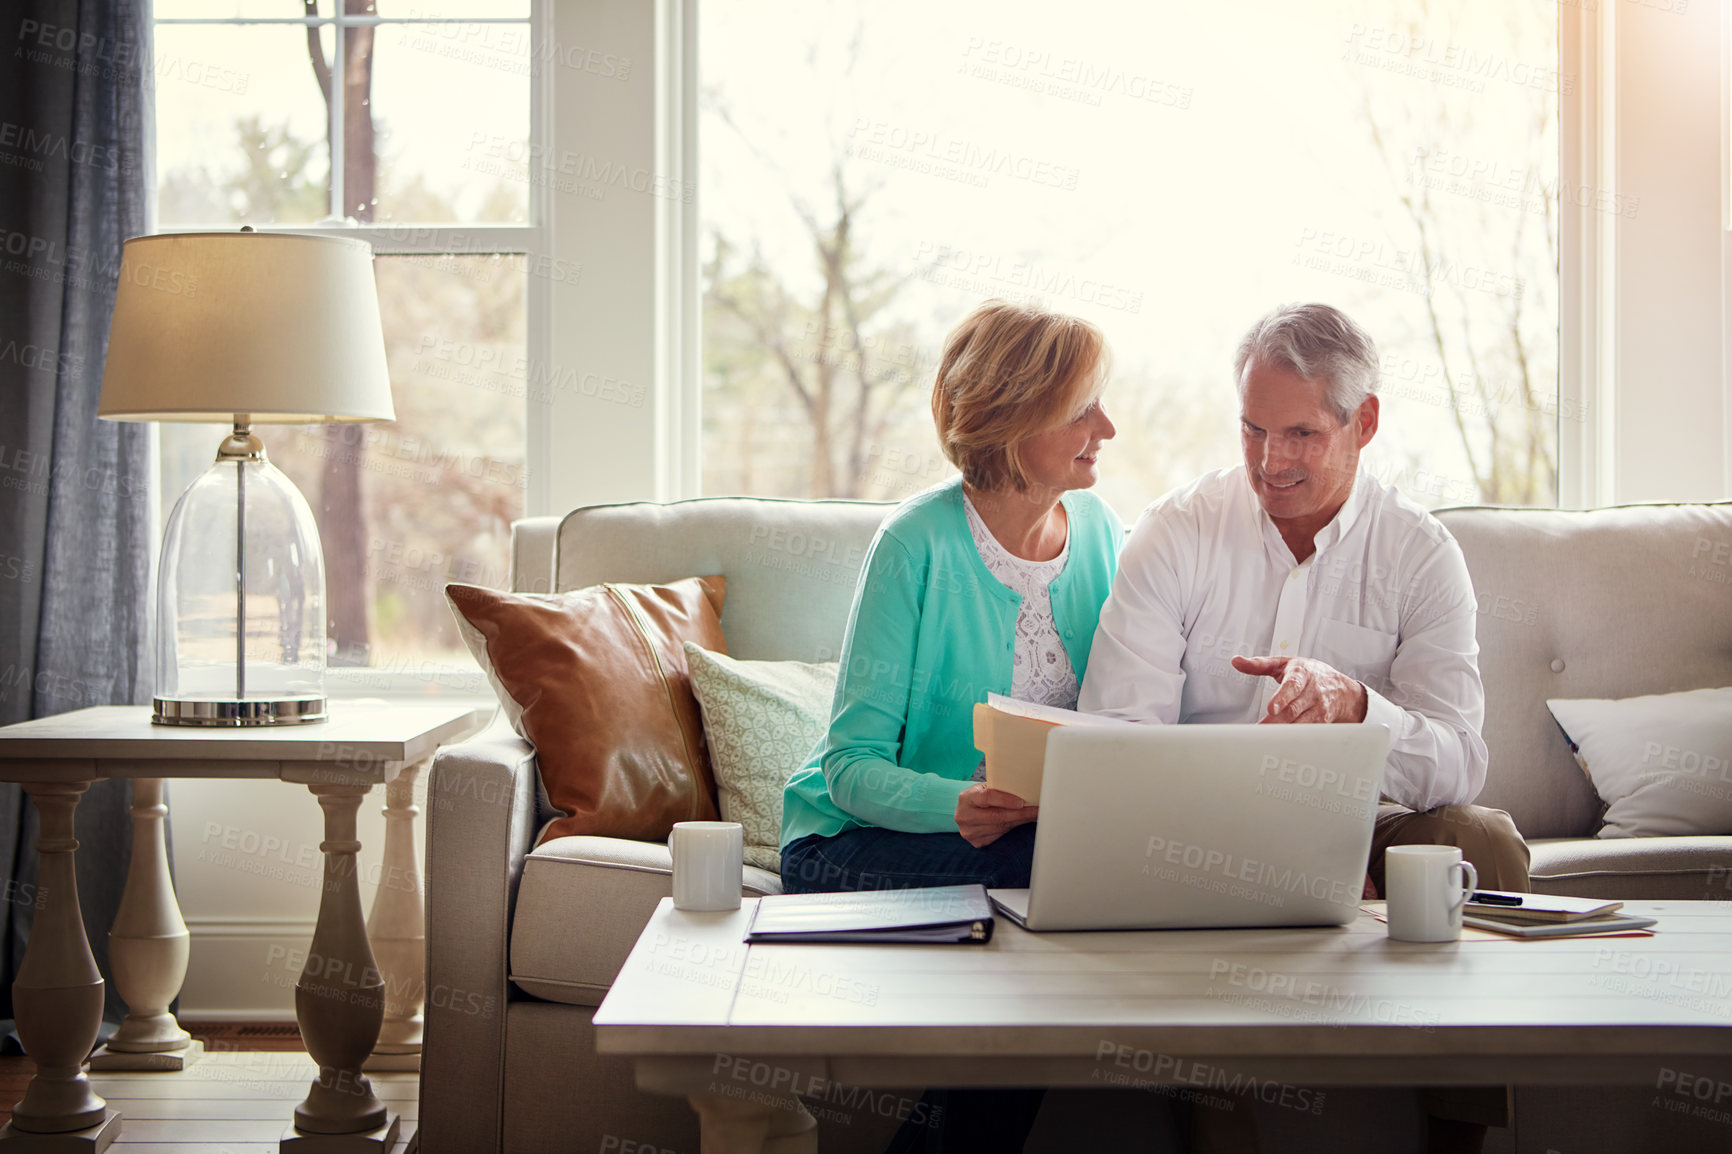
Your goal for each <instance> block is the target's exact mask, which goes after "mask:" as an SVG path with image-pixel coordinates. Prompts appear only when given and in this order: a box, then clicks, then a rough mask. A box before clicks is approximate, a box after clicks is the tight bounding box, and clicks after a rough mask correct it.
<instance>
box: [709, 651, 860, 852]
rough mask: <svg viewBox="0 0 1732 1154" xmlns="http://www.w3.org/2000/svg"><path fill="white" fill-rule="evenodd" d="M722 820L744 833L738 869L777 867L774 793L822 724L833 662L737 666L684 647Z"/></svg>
mask: <svg viewBox="0 0 1732 1154" xmlns="http://www.w3.org/2000/svg"><path fill="white" fill-rule="evenodd" d="M686 662H687V664H689V665H690V667H691V671H692V692H693V693H694V694H696V695H697V699H698V705H699V706H700V707H701V708H702V709H703V711H704V737H705V738H706V739H707V740H708V741H709V745H710V763H711V765H712V766H713V767H714V769H715V773H716V801H717V802H718V804H719V805H720V806H721V810H722V820H724V821H737V822H739V823H740V826H741V828H742V829H743V830H744V831H745V838H746V846H745V851H746V864H747V865H755V866H759V867H761V868H763V869H767V870H769V871H771V872H772V873H776V872H780V870H781V868H782V852H781V845H782V790H783V789H784V788H785V787H786V786H787V784H788V779H789V778H790V777H792V776H793V775H794V771H795V770H796V769H798V768H799V767H800V766H801V765H803V764H805V761H806V759H807V758H808V757H809V756H811V753H812V750H813V749H814V748H815V747H816V746H817V744H818V741H819V739H820V738H822V737H823V736H824V731H825V729H827V728H828V727H829V724H830V699H831V698H832V697H834V696H835V694H836V669H837V666H836V663H835V662H834V661H825V662H821V663H818V664H811V663H808V662H805V661H739V660H737V659H735V658H732V657H729V656H728V655H727V654H725V653H711V652H709V651H708V650H706V649H700V648H699V647H698V646H696V645H693V644H692V643H691V642H689V641H688V642H686Z"/></svg>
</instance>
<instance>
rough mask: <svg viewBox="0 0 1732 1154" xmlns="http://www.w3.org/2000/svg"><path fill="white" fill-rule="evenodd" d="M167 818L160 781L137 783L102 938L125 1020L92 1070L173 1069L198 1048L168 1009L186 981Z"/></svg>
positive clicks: (93, 1059) (184, 947)
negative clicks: (127, 853) (113, 906)
mask: <svg viewBox="0 0 1732 1154" xmlns="http://www.w3.org/2000/svg"><path fill="white" fill-rule="evenodd" d="M167 816H168V806H167V805H165V804H163V788H162V780H161V779H160V778H154V777H140V778H135V779H134V780H133V782H132V861H131V862H130V863H129V865H128V866H127V871H126V889H125V891H124V892H123V893H122V894H121V897H120V909H119V910H118V911H117V912H116V914H115V918H114V928H113V929H112V930H110V931H109V934H108V960H109V964H110V965H111V966H113V967H114V986H115V989H116V990H117V991H118V992H119V993H120V996H121V997H122V998H124V999H125V1000H126V1005H127V1015H126V1020H125V1021H123V1022H121V1023H120V1029H118V1030H116V1031H115V1033H114V1036H113V1037H111V1038H110V1039H109V1040H108V1044H107V1046H106V1047H105V1048H104V1049H102V1050H99V1051H97V1052H96V1054H95V1055H93V1056H92V1057H91V1059H90V1068H91V1069H93V1070H179V1069H182V1068H183V1067H184V1066H185V1065H186V1062H187V1061H188V1060H189V1059H192V1058H196V1057H197V1056H198V1055H199V1054H200V1053H202V1052H203V1050H204V1047H203V1045H202V1044H201V1043H198V1042H195V1041H193V1040H192V1037H191V1035H189V1034H188V1033H187V1032H186V1031H185V1030H183V1029H181V1028H180V1023H179V1022H177V1021H175V1019H174V1015H173V1014H171V1013H169V1009H168V1007H169V1004H170V1003H171V1002H173V1001H174V999H175V997H176V996H177V995H178V994H179V993H180V987H181V983H182V982H183V981H184V980H185V979H186V958H187V945H188V937H187V932H186V923H185V922H184V921H182V920H181V916H180V906H179V905H178V904H177V903H176V902H175V898H174V880H173V878H171V877H170V876H169V872H168V843H167V839H166V836H165V832H164V828H163V827H164V822H163V818H165V817H167Z"/></svg>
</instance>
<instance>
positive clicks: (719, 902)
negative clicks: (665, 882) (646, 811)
mask: <svg viewBox="0 0 1732 1154" xmlns="http://www.w3.org/2000/svg"><path fill="white" fill-rule="evenodd" d="M668 852H669V853H671V854H673V858H674V908H675V909H677V910H700V911H701V910H737V909H739V908H740V885H741V883H742V881H743V880H744V874H745V863H744V860H743V859H744V855H745V830H744V829H743V828H742V827H741V825H740V823H739V822H737V821H681V822H675V823H674V829H673V832H672V833H671V834H669V835H668Z"/></svg>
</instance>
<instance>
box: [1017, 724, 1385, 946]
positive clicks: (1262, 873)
mask: <svg viewBox="0 0 1732 1154" xmlns="http://www.w3.org/2000/svg"><path fill="white" fill-rule="evenodd" d="M1389 741H1390V737H1389V730H1388V729H1386V728H1385V727H1384V726H1381V725H1138V726H1114V727H1111V728H1104V727H1100V728H1097V727H1094V726H1080V725H1079V726H1062V727H1059V728H1057V729H1054V730H1053V731H1052V733H1051V734H1050V735H1049V736H1048V737H1047V743H1046V765H1045V769H1044V783H1043V785H1042V786H1041V794H1040V823H1039V825H1038V826H1037V828H1036V829H1035V835H1034V870H1033V872H1032V873H1031V874H1030V876H1029V883H1030V884H1029V888H1028V889H1026V890H993V891H991V897H992V900H993V904H994V905H995V906H996V907H997V908H998V910H999V911H1000V912H1002V913H1003V914H1004V915H1005V916H1006V917H1008V918H1010V919H1011V920H1012V921H1014V922H1015V923H1016V924H1018V925H1019V926H1022V927H1023V928H1024V929H1029V930H1152V929H1181V928H1211V929H1220V928H1227V927H1238V926H1331V925H1344V924H1346V923H1347V922H1349V921H1351V920H1353V918H1354V917H1356V916H1357V914H1358V910H1359V904H1360V900H1361V896H1360V895H1361V893H1362V887H1363V884H1364V880H1365V864H1366V859H1367V858H1368V857H1369V856H1370V852H1371V827H1372V822H1373V820H1374V819H1375V818H1376V815H1377V802H1378V795H1379V794H1380V792H1381V787H1382V782H1383V767H1384V762H1385V760H1386V759H1387V758H1388V756H1389Z"/></svg>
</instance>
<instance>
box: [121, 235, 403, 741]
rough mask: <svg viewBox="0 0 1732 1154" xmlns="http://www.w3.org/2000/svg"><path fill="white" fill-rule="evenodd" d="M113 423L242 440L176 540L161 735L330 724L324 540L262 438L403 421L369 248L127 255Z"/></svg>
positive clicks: (266, 241)
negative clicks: (220, 433) (300, 428)
mask: <svg viewBox="0 0 1732 1154" xmlns="http://www.w3.org/2000/svg"><path fill="white" fill-rule="evenodd" d="M97 415H98V416H101V417H106V418H109V419H111V420H118V421H202V422H213V423H222V424H232V425H233V428H234V431H233V432H231V433H230V434H229V435H228V436H227V437H225V438H224V439H223V441H222V444H221V445H220V446H219V448H218V449H217V456H216V462H215V463H214V464H213V465H211V467H210V468H209V469H207V470H205V472H204V473H203V474H202V475H200V476H199V478H198V479H197V480H195V481H194V482H193V483H192V484H191V485H190V486H188V487H187V490H186V492H185V493H183V494H181V497H180V500H179V501H177V502H176V503H175V506H174V511H173V512H172V513H170V514H169V518H168V524H167V526H166V527H165V529H164V533H163V542H162V563H161V565H160V566H159V567H158V570H157V595H156V607H157V613H156V692H155V699H154V701H153V703H152V704H153V711H152V718H151V720H153V721H154V722H156V723H157V724H159V725H211V726H240V725H282V724H292V723H296V722H307V721H322V720H324V717H325V559H324V551H323V550H322V549H321V548H320V546H319V529H318V525H317V523H315V522H314V520H313V514H312V510H311V509H310V508H308V506H307V502H306V499H305V498H303V497H302V496H301V493H300V491H299V490H298V489H296V488H295V486H294V483H293V482H292V481H290V480H289V479H288V477H287V476H285V475H284V474H283V473H282V472H281V471H280V470H279V469H277V468H276V467H275V466H274V465H272V464H271V463H270V462H269V461H267V460H266V459H265V449H264V445H263V444H262V443H261V442H260V441H259V439H258V438H257V437H255V436H254V435H253V432H252V427H253V426H254V425H257V424H263V423H272V424H286V425H306V424H314V423H322V422H328V421H389V420H391V419H393V416H394V413H393V410H392V407H391V381H390V375H389V373H388V371H387V369H386V365H385V340H384V334H383V331H382V329H381V327H380V324H379V298H378V293H377V291H376V289H375V287H374V284H373V250H372V248H371V246H369V245H367V244H366V243H364V242H362V241H358V240H347V239H341V238H334V237H320V236H303V235H298V234H294V233H262V232H253V231H252V230H251V229H242V230H241V231H240V232H225V233H180V234H171V235H164V236H144V237H134V238H133V239H132V240H129V241H127V242H126V245H125V247H124V249H123V250H122V253H121V263H120V290H119V292H118V294H117V295H116V297H115V301H114V321H113V324H112V325H111V326H110V328H109V336H108V361H107V364H106V366H105V367H104V369H103V374H102V399H101V402H100V404H99V405H98V408H97Z"/></svg>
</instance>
